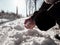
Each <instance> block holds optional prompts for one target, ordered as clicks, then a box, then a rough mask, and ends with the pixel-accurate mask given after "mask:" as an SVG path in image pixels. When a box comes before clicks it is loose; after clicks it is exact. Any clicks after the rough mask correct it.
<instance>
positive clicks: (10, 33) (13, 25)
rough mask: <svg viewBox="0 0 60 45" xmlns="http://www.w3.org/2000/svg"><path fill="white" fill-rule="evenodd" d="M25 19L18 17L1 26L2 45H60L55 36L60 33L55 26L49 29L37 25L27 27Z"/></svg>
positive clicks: (0, 42)
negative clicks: (40, 28)
mask: <svg viewBox="0 0 60 45" xmlns="http://www.w3.org/2000/svg"><path fill="white" fill-rule="evenodd" d="M24 21H25V18H23V19H17V20H15V21H11V22H8V23H5V24H3V25H1V26H0V45H60V44H59V42H60V41H59V40H57V39H55V38H54V35H55V34H56V33H58V31H56V30H55V29H54V27H53V28H51V29H50V30H49V31H46V32H44V31H40V30H39V29H38V28H37V27H35V28H34V29H26V28H25V27H24Z"/></svg>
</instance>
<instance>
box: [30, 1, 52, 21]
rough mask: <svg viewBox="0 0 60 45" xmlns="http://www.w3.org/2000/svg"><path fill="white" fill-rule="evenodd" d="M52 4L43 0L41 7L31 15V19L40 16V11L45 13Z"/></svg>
mask: <svg viewBox="0 0 60 45" xmlns="http://www.w3.org/2000/svg"><path fill="white" fill-rule="evenodd" d="M50 5H51V4H46V3H45V2H43V4H42V6H41V7H40V9H39V10H38V11H35V12H34V13H33V15H32V16H31V19H33V20H35V18H36V17H37V16H38V13H39V14H40V13H43V12H45V11H47V9H48V8H49V7H50Z"/></svg>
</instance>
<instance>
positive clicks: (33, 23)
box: [24, 18, 35, 29]
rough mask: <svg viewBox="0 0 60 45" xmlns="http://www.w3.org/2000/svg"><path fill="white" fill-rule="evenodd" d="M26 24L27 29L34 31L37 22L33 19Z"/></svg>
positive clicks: (26, 21) (27, 20)
mask: <svg viewBox="0 0 60 45" xmlns="http://www.w3.org/2000/svg"><path fill="white" fill-rule="evenodd" d="M24 24H25V27H26V28H27V29H33V28H34V27H35V22H34V21H33V20H32V19H31V18H29V19H26V20H25V22H24Z"/></svg>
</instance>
